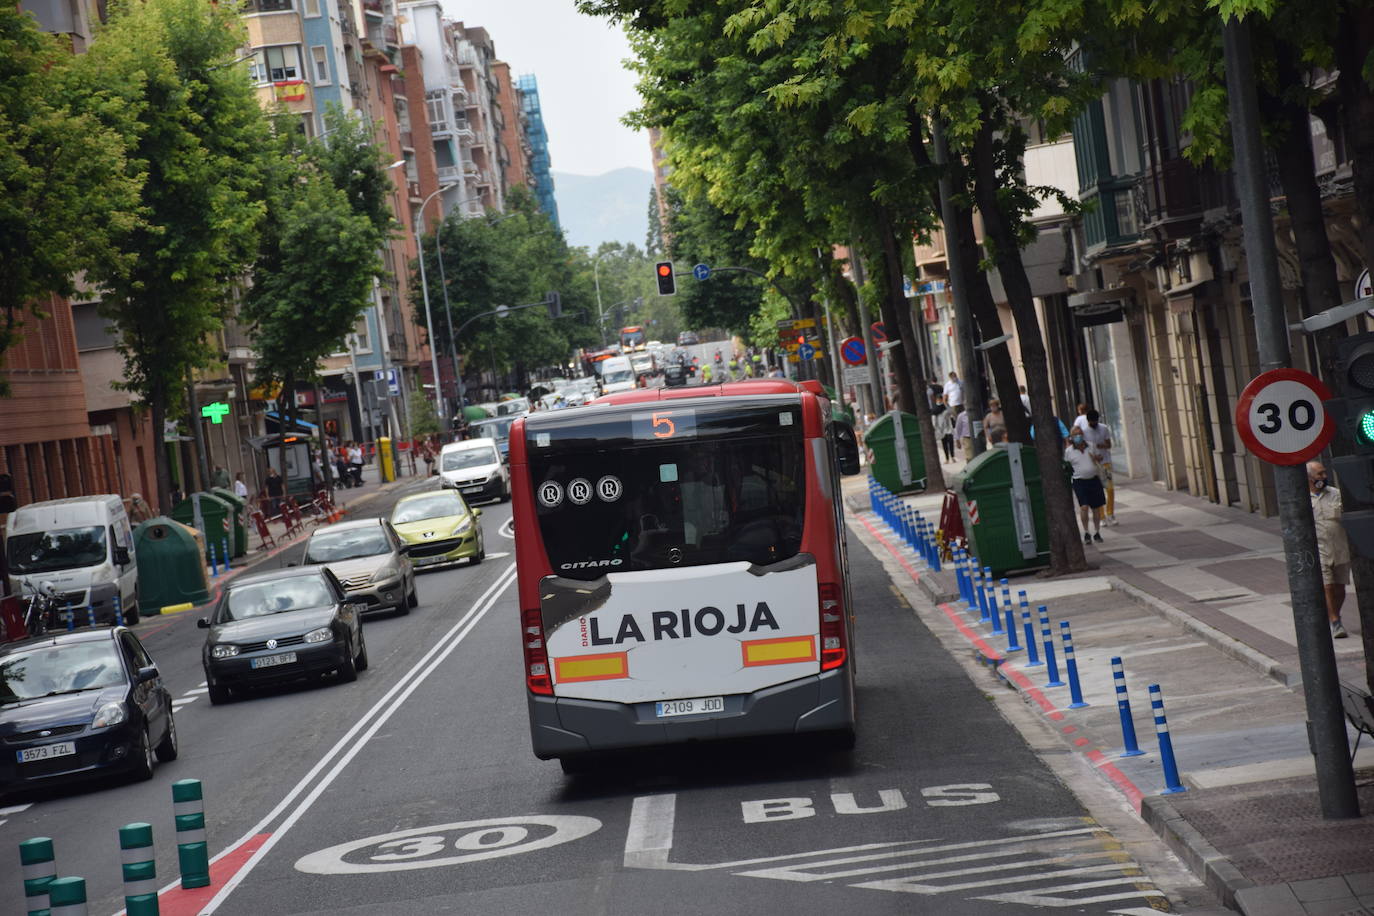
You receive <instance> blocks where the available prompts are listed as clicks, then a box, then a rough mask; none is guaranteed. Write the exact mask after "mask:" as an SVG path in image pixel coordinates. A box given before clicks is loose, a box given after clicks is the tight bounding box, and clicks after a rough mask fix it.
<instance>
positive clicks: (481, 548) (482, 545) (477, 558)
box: [472, 534, 487, 566]
mask: <svg viewBox="0 0 1374 916" xmlns="http://www.w3.org/2000/svg"><path fill="white" fill-rule="evenodd" d="M486 558H487V541H486V538H485V537H483V536H482V535H480V534H479V535H478V536H477V552H476V553H474V554H473V555H472V565H473V566H476V565H477V564H478V563H481V562H482V561H483V560H485V559H486Z"/></svg>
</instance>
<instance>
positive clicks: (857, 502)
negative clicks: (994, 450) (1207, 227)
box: [843, 465, 1374, 916]
mask: <svg viewBox="0 0 1374 916" xmlns="http://www.w3.org/2000/svg"><path fill="white" fill-rule="evenodd" d="M949 467H950V466H949V465H947V466H946V468H947V469H948V468H949ZM843 490H844V499H845V502H846V504H847V506H848V507H849V509H850V510H851V512H853V513H854V515H855V516H856V517H857V520H858V522H859V524H860V526H861V527H862V528H863V529H865V532H866V534H869V535H871V537H870V538H868V540H869V541H870V543H871V542H872V541H875V540H876V541H877V542H878V544H879V545H881V546H877V547H874V548H873V549H874V550H875V551H876V552H878V553H879V554H880V555H883V554H887V555H888V556H890V558H891V559H892V560H893V561H895V562H894V563H891V564H889V569H895V570H896V572H895V573H894V575H898V576H911V577H912V578H914V579H915V580H916V584H917V585H918V587H919V588H920V590H921V591H922V592H923V593H924V594H925V595H926V596H927V597H928V598H930V600H931V602H932V603H933V604H934V605H935V611H934V613H933V614H932V615H931V616H932V618H933V619H930V620H928V621H927V622H928V623H930V624H931V625H932V628H935V627H941V628H942V629H943V630H944V631H945V632H949V631H950V630H951V628H953V629H955V630H957V631H958V632H959V633H960V634H962V638H964V639H967V640H968V641H969V643H970V644H971V645H972V647H973V649H974V651H975V653H976V654H977V655H978V656H981V657H982V659H983V660H986V661H987V662H988V663H989V664H990V665H992V666H993V668H994V669H995V670H996V671H997V673H998V675H999V676H1000V677H1001V678H1002V679H1003V680H1004V681H1005V682H1006V683H1007V684H1008V685H1009V686H1011V687H1013V688H1014V689H1016V690H1018V691H1019V692H1020V693H1021V694H1022V696H1023V698H1024V699H1025V700H1026V702H1027V703H1028V704H1030V705H1031V706H1032V707H1033V708H1039V709H1040V710H1041V711H1042V712H1043V714H1044V715H1045V716H1046V717H1047V718H1048V719H1049V720H1050V721H1051V722H1052V726H1053V727H1054V728H1056V729H1057V730H1059V731H1060V732H1061V734H1062V735H1063V739H1064V741H1065V742H1066V743H1068V744H1069V745H1070V746H1071V747H1072V748H1073V749H1074V750H1075V751H1077V752H1079V753H1082V754H1083V755H1084V757H1085V759H1086V760H1087V762H1088V763H1089V764H1090V765H1091V767H1092V768H1093V769H1094V770H1095V771H1096V772H1097V773H1099V774H1101V775H1102V776H1103V777H1104V778H1105V779H1107V780H1108V781H1109V782H1110V783H1111V785H1113V786H1114V787H1115V788H1116V789H1117V791H1119V792H1120V793H1121V795H1122V796H1123V797H1124V800H1125V801H1126V802H1127V803H1128V804H1130V806H1131V807H1132V808H1133V809H1134V810H1135V811H1136V812H1137V813H1138V814H1139V815H1140V816H1141V817H1142V818H1143V819H1144V820H1145V821H1146V822H1147V823H1148V824H1149V825H1150V826H1151V827H1152V828H1153V829H1154V830H1155V832H1156V833H1158V834H1159V835H1160V836H1161V837H1163V838H1164V839H1165V840H1166V841H1167V842H1168V844H1169V845H1170V847H1171V848H1173V850H1174V851H1175V852H1176V853H1177V854H1178V855H1179V856H1180V858H1182V859H1183V860H1184V861H1185V862H1186V863H1187V864H1188V865H1189V866H1190V867H1191V868H1192V869H1193V871H1194V872H1195V873H1196V874H1197V875H1198V877H1199V878H1200V879H1202V880H1203V881H1204V883H1206V885H1207V886H1208V887H1209V888H1210V889H1211V890H1212V891H1213V892H1214V893H1215V894H1216V895H1217V897H1218V898H1219V899H1221V900H1222V901H1223V902H1224V903H1225V904H1227V905H1228V906H1231V907H1234V908H1236V909H1238V910H1239V911H1240V912H1242V913H1246V914H1249V916H1286V914H1319V913H1321V914H1325V913H1338V914H1350V916H1355V914H1367V916H1374V746H1372V745H1374V742H1371V741H1370V740H1369V739H1367V738H1366V740H1365V742H1364V743H1363V744H1362V745H1361V747H1360V750H1359V754H1358V756H1357V757H1356V758H1355V766H1356V782H1357V786H1358V789H1357V791H1358V794H1359V798H1360V805H1361V810H1362V812H1363V813H1364V816H1363V817H1360V818H1357V819H1352V820H1340V821H1329V820H1324V819H1322V817H1321V815H1320V809H1319V805H1318V801H1317V791H1316V783H1315V776H1314V768H1313V758H1312V756H1311V754H1310V751H1309V748H1308V743H1307V733H1306V725H1305V723H1306V711H1305V707H1304V703H1303V697H1302V687H1301V675H1300V670H1299V665H1298V657H1297V647H1296V637H1295V635H1294V630H1293V620H1292V609H1291V606H1290V605H1291V602H1290V599H1289V595H1288V585H1287V574H1286V569H1285V565H1284V558H1283V545H1282V541H1281V538H1280V535H1279V528H1278V522H1277V520H1276V519H1264V518H1259V517H1255V516H1251V515H1247V514H1245V513H1243V512H1240V511H1238V510H1234V509H1228V508H1224V507H1220V506H1215V505H1212V504H1210V503H1207V502H1204V501H1202V500H1200V499H1197V498H1195V497H1192V496H1189V495H1187V494H1183V493H1176V492H1171V491H1167V490H1164V489H1161V488H1159V487H1157V486H1155V485H1154V484H1150V483H1141V482H1132V481H1122V480H1118V481H1117V487H1116V516H1117V518H1118V519H1119V524H1118V525H1117V526H1115V527H1110V528H1104V529H1103V534H1102V536H1103V539H1104V540H1103V543H1101V544H1095V545H1093V546H1085V548H1084V550H1085V552H1086V553H1087V554H1088V560H1089V562H1090V563H1094V564H1096V565H1097V569H1095V570H1092V571H1090V572H1088V573H1085V574H1080V575H1075V576H1069V577H1062V578H1055V579H1044V578H1039V577H1037V576H1035V575H1034V574H1033V573H1027V574H1019V575H1018V574H1013V576H1012V577H1010V580H1009V581H1010V594H1011V600H1012V602H1013V604H1014V605H1015V606H1016V609H1017V614H1016V616H1017V618H1018V624H1019V617H1020V613H1019V594H1018V593H1019V592H1021V591H1024V592H1025V593H1026V596H1027V600H1028V602H1029V604H1030V607H1031V609H1032V619H1033V621H1034V626H1033V632H1034V634H1035V637H1036V641H1037V643H1039V641H1040V626H1039V623H1038V619H1037V615H1036V612H1035V609H1036V608H1037V606H1039V605H1046V606H1047V607H1048V609H1049V612H1050V615H1051V618H1052V620H1053V625H1052V630H1053V631H1054V632H1055V646H1056V651H1057V652H1059V658H1058V662H1059V667H1060V673H1061V677H1062V675H1063V672H1064V658H1063V655H1062V649H1061V643H1060V642H1059V640H1058V631H1059V626H1058V622H1059V621H1061V620H1068V621H1071V623H1072V631H1073V642H1074V648H1075V650H1076V655H1077V665H1078V670H1079V672H1080V674H1081V679H1082V685H1083V694H1084V699H1085V700H1086V701H1087V703H1088V704H1089V705H1088V706H1087V707H1086V708H1082V709H1069V708H1067V706H1068V703H1069V697H1068V688H1066V687H1053V688H1052V687H1048V686H1046V682H1047V681H1048V680H1049V678H1048V677H1047V676H1046V674H1045V671H1046V668H1045V666H1044V665H1043V663H1042V664H1041V665H1039V666H1035V665H1032V664H1030V663H1029V660H1028V659H1027V657H1026V652H1025V651H1024V650H1023V651H1019V652H1008V651H1007V641H1006V639H1005V637H1003V636H992V635H990V628H989V627H988V626H986V625H982V624H980V623H979V615H978V613H977V612H976V611H975V612H974V613H972V614H970V613H968V610H967V608H966V606H965V604H964V602H963V601H961V600H960V599H959V597H958V587H957V582H956V578H955V575H954V572H953V570H952V568H949V567H946V569H945V570H944V571H942V572H939V573H932V572H931V571H929V569H928V568H927V567H926V566H925V565H924V564H923V562H922V561H921V560H920V559H919V558H918V557H917V555H916V554H915V553H914V552H912V551H911V550H910V549H909V548H907V546H906V545H905V544H904V543H903V542H902V541H901V539H900V538H899V537H897V536H896V535H895V533H894V532H893V531H892V530H891V529H890V528H888V527H887V525H886V524H885V523H884V522H883V521H882V520H881V519H880V518H879V517H878V516H877V515H875V514H873V513H872V512H871V511H870V506H869V496H868V480H867V477H864V476H858V477H850V478H846V479H845V481H844V486H843ZM942 498H943V494H930V495H920V496H910V497H905V498H904V501H905V502H907V503H908V504H910V505H912V506H914V507H915V508H916V509H917V510H918V511H920V512H921V513H922V515H923V516H925V517H926V518H928V519H932V520H938V518H939V510H940V504H941V501H942ZM985 523H986V520H985ZM1343 619H1344V621H1345V626H1346V629H1347V630H1348V631H1349V632H1350V637H1349V638H1348V639H1340V640H1334V646H1335V649H1336V658H1337V663H1338V666H1339V668H1340V676H1341V679H1342V680H1345V681H1349V682H1352V683H1355V684H1363V683H1364V681H1365V675H1364V658H1363V650H1362V643H1361V639H1360V629H1359V628H1360V623H1359V616H1358V613H1357V612H1356V608H1355V603H1354V597H1353V592H1352V594H1351V597H1350V598H1348V599H1347V602H1346V605H1345V608H1344V614H1343ZM1018 629H1019V627H1018ZM1018 637H1020V640H1019V641H1020V642H1022V643H1024V642H1025V639H1024V636H1023V635H1022V633H1021V632H1018ZM1040 654H1041V655H1043V654H1044V653H1043V650H1041V652H1040ZM1113 657H1120V658H1121V659H1122V662H1123V666H1124V671H1125V676H1126V681H1127V685H1128V687H1129V688H1130V696H1131V698H1132V699H1133V700H1134V704H1133V709H1132V719H1133V722H1134V726H1135V730H1136V733H1137V735H1139V736H1140V740H1139V746H1140V749H1141V750H1142V751H1144V752H1145V753H1144V754H1143V755H1141V756H1132V757H1122V756H1119V755H1121V754H1122V751H1123V741H1124V739H1123V735H1122V726H1121V719H1120V716H1119V714H1118V710H1117V708H1116V702H1115V700H1116V695H1115V690H1114V686H1113V680H1112V670H1111V659H1112V658H1113ZM1042 662H1043V659H1042ZM1153 684H1158V685H1159V686H1160V688H1161V691H1162V694H1163V698H1164V702H1165V706H1166V711H1167V715H1168V720H1169V731H1170V733H1171V736H1172V741H1173V746H1174V750H1175V753H1176V757H1177V761H1178V768H1179V770H1180V772H1181V780H1180V781H1181V783H1182V784H1183V785H1184V786H1185V787H1186V791H1184V792H1180V793H1176V794H1160V793H1161V792H1162V790H1163V789H1164V788H1165V780H1164V774H1163V770H1162V767H1161V761H1160V758H1159V754H1158V751H1157V749H1156V743H1155V740H1154V735H1155V729H1154V728H1153V725H1154V721H1153V717H1152V714H1151V709H1150V705H1149V698H1148V696H1147V693H1146V688H1147V686H1148V685H1153ZM1355 737H1356V735H1355V734H1354V732H1353V730H1351V732H1350V741H1351V745H1352V746H1353V745H1354V739H1355Z"/></svg>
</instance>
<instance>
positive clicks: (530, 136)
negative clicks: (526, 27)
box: [515, 73, 560, 229]
mask: <svg viewBox="0 0 1374 916" xmlns="http://www.w3.org/2000/svg"><path fill="white" fill-rule="evenodd" d="M515 86H516V88H517V89H518V90H519V91H520V108H521V111H522V112H523V113H524V115H525V138H526V140H527V141H528V142H529V145H530V174H531V175H532V176H533V178H534V195H535V197H537V198H539V208H540V209H541V210H543V211H544V213H545V214H547V215H548V217H549V220H550V221H552V222H553V227H554V228H555V229H559V228H560V224H559V222H558V199H557V198H556V197H554V193H553V161H552V160H551V159H550V158H549V133H548V131H547V130H546V129H545V127H544V109H543V105H542V104H541V103H540V101H539V80H538V79H536V78H535V75H534V74H533V73H526V74H525V75H524V76H521V77H520V78H519V79H517V80H516V81H515Z"/></svg>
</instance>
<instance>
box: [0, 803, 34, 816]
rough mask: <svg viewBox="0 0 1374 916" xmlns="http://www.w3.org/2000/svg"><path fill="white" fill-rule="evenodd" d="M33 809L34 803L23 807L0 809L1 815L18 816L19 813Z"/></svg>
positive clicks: (15, 806)
mask: <svg viewBox="0 0 1374 916" xmlns="http://www.w3.org/2000/svg"><path fill="white" fill-rule="evenodd" d="M32 807H33V802H26V803H25V804H22V805H10V806H9V807H8V808H0V814H6V815H8V814H18V813H19V812H21V811H27V810H29V809H30V808H32Z"/></svg>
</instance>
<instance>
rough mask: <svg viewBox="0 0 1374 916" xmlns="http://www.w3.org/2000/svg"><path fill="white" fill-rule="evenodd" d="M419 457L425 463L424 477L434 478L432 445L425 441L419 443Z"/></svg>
mask: <svg viewBox="0 0 1374 916" xmlns="http://www.w3.org/2000/svg"><path fill="white" fill-rule="evenodd" d="M420 457H421V458H423V459H424V462H425V476H426V477H433V476H434V443H432V442H430V441H429V440H428V439H426V440H425V441H424V442H421V443H420Z"/></svg>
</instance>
